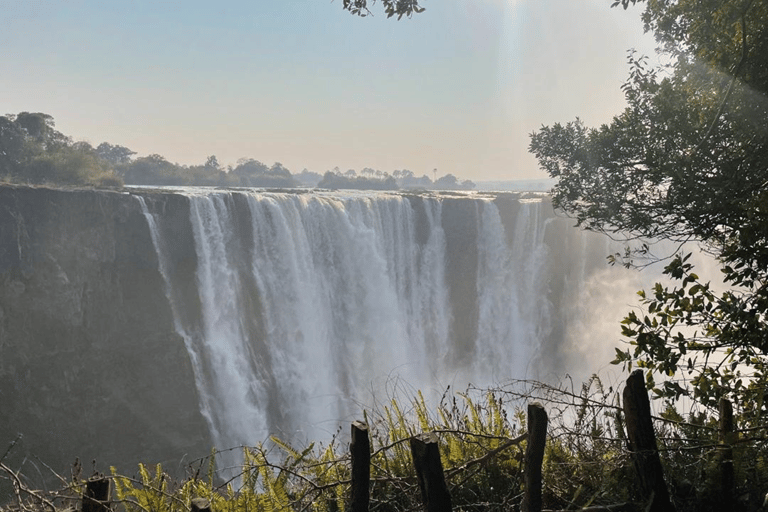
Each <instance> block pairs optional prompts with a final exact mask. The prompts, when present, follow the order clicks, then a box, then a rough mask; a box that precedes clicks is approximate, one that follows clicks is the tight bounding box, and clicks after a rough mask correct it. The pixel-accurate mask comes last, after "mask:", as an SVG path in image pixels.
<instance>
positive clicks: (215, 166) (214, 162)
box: [204, 155, 221, 171]
mask: <svg viewBox="0 0 768 512" xmlns="http://www.w3.org/2000/svg"><path fill="white" fill-rule="evenodd" d="M204 167H205V168H206V169H210V170H212V171H219V170H221V165H219V159H218V158H216V155H211V156H209V157H208V158H207V159H206V160H205V166H204Z"/></svg>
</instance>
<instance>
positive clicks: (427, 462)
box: [410, 432, 452, 512]
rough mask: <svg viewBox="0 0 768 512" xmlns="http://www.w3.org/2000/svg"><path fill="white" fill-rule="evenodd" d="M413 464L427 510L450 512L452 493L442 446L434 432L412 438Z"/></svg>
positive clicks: (427, 511)
mask: <svg viewBox="0 0 768 512" xmlns="http://www.w3.org/2000/svg"><path fill="white" fill-rule="evenodd" d="M410 444H411V455H412V456H413V465H414V467H415V468H416V477H417V478H418V481H419V488H420V489H421V499H422V501H423V502H424V510H426V512H450V511H451V510H452V505H451V494H450V493H449V492H448V486H447V485H446V483H445V475H443V463H442V462H441V461H440V448H439V446H438V442H437V436H436V435H435V434H434V432H425V433H423V434H419V435H416V436H413V437H412V438H411V439H410Z"/></svg>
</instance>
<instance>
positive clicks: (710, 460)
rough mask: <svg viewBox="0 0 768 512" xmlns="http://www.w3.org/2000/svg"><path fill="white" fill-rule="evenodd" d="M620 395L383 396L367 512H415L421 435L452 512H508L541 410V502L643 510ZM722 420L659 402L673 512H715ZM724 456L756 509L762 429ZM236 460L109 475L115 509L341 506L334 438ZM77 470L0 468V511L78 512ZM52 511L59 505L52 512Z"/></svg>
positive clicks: (507, 389)
mask: <svg viewBox="0 0 768 512" xmlns="http://www.w3.org/2000/svg"><path fill="white" fill-rule="evenodd" d="M618 397H619V393H618V392H617V390H615V389H614V387H613V386H609V387H608V388H607V389H606V388H605V387H604V385H603V382H602V381H601V380H600V379H599V378H598V377H596V376H593V377H592V378H591V379H590V380H589V381H588V382H586V383H584V384H582V386H581V387H580V389H577V390H574V389H573V386H572V384H571V385H561V386H551V385H547V384H542V383H538V382H528V381H517V382H510V383H508V384H506V385H504V386H502V387H499V388H497V389H484V390H478V389H469V390H467V391H466V392H464V393H457V394H449V393H447V392H446V394H445V395H444V396H443V398H442V400H441V401H440V403H439V405H438V406H437V407H436V408H435V409H434V410H431V409H430V408H428V406H427V405H426V401H425V399H424V398H423V397H422V396H421V394H417V396H416V397H415V398H414V399H413V400H412V401H410V402H404V401H402V400H397V399H391V400H390V401H389V402H387V404H386V405H385V406H382V407H381V409H380V410H377V411H374V412H371V413H364V417H365V422H366V423H367V424H368V426H369V432H370V438H371V449H372V454H371V487H370V489H369V490H370V496H371V510H373V511H403V510H419V509H421V508H422V505H421V497H420V492H419V488H418V485H417V482H416V479H415V476H414V471H413V469H412V461H411V455H410V449H409V446H408V441H409V439H410V438H411V436H413V435H415V434H417V433H420V432H422V431H432V432H435V433H436V434H437V435H438V437H439V440H440V452H441V456H442V464H443V467H444V470H445V476H446V481H447V483H448V486H449V489H450V492H451V495H452V500H453V503H454V507H455V510H464V511H486V512H490V511H502V510H503V511H507V510H518V509H519V506H520V503H521V499H522V492H523V490H524V489H523V479H522V471H523V463H524V461H523V453H524V450H525V437H526V436H525V432H524V430H523V429H524V425H525V424H526V418H525V414H524V413H523V407H524V406H525V404H527V403H529V402H531V401H537V402H540V403H542V404H543V405H544V407H545V410H546V411H547V414H548V416H549V427H548V434H547V444H546V452H545V458H544V465H543V468H542V469H543V478H544V490H543V492H544V494H543V502H544V507H545V508H547V509H562V510H578V509H581V508H584V507H597V506H603V507H605V506H608V505H617V504H620V503H635V504H638V503H642V502H643V500H644V497H642V496H640V495H639V494H638V489H637V488H636V485H637V478H636V476H635V473H634V468H633V467H632V463H631V457H630V453H629V452H628V451H627V447H626V441H625V437H624V424H623V420H622V414H621V409H620V407H619V405H618ZM717 420H718V418H717V417H716V415H712V414H711V413H709V412H708V410H707V409H705V408H701V407H694V408H692V409H691V411H690V412H689V413H688V414H686V415H683V414H681V413H680V412H678V410H676V409H675V408H673V407H667V408H666V409H665V410H663V411H662V412H661V413H660V415H659V417H658V418H655V425H656V430H657V436H658V437H657V440H658V442H659V445H660V448H661V453H662V459H663V463H664V471H665V477H666V480H667V482H668V484H669V487H670V491H671V495H672V497H673V500H674V503H675V506H676V509H677V510H678V511H680V512H687V511H691V512H693V511H715V510H723V509H724V507H726V508H727V507H728V506H730V505H733V504H732V503H728V504H727V505H723V504H722V502H721V500H720V497H719V495H718V493H719V492H720V490H721V481H722V478H721V476H722V475H721V472H722V464H721V463H722V461H723V457H724V452H723V445H722V444H720V443H721V438H720V436H719V435H718V421H717ZM726 440H727V442H728V443H730V444H731V446H732V450H733V466H734V474H735V477H736V478H735V480H736V492H737V495H736V496H737V498H736V499H737V500H738V503H737V504H738V505H739V506H740V507H742V508H743V509H744V510H759V509H760V507H761V506H762V499H763V496H764V495H765V493H766V492H768V450H766V446H768V443H766V441H768V438H766V436H765V428H764V427H760V428H755V427H742V428H741V430H740V431H737V432H735V433H733V434H731V435H729V436H728V437H727V438H726ZM238 449H239V450H242V452H243V464H242V471H241V472H240V473H239V474H238V475H235V476H234V477H232V475H231V474H230V475H229V476H227V477H226V478H227V479H226V480H225V481H222V479H221V476H220V475H219V476H217V471H216V459H217V452H215V451H213V452H212V453H211V455H210V456H209V457H205V458H202V459H198V460H197V461H194V462H193V463H191V464H190V465H189V466H188V475H187V477H186V478H184V479H182V480H176V479H174V478H173V477H172V476H171V475H170V474H169V473H168V472H167V471H165V470H164V469H163V467H161V466H160V465H155V466H154V467H149V466H147V465H144V464H141V465H139V468H138V474H137V475H135V476H133V477H129V476H125V475H121V474H119V473H118V472H117V471H116V470H115V469H114V468H113V469H112V476H111V477H110V478H111V479H112V480H113V486H114V490H115V496H114V499H115V501H114V502H113V503H114V505H113V510H116V511H117V512H187V511H188V510H189V509H190V503H191V501H192V499H194V498H197V497H200V498H205V499H208V500H209V501H210V502H211V504H212V508H213V510H215V511H229V512H247V511H251V510H266V511H271V510H297V511H298V510H302V511H304V510H310V511H322V512H325V511H333V510H338V511H344V510H348V508H349V502H348V498H349V495H350V467H349V466H350V458H349V455H348V454H347V453H346V446H345V445H344V443H342V442H341V441H340V438H339V437H338V435H337V436H335V437H334V438H333V439H332V440H331V442H330V443H328V444H327V445H325V446H323V445H319V444H315V443H313V444H310V445H309V446H307V447H305V448H303V449H297V448H295V447H294V446H292V445H291V444H289V443H286V442H284V441H281V440H279V439H277V438H272V439H271V440H270V441H269V442H267V443H264V444H261V445H258V446H255V447H249V448H238ZM81 471H82V468H81V467H80V466H79V464H77V463H76V467H75V470H74V471H73V476H72V480H71V482H65V481H64V479H63V478H61V477H59V479H61V481H62V482H64V483H66V486H65V488H64V489H61V490H58V491H53V492H41V491H31V490H29V489H28V488H26V487H24V483H23V481H22V478H23V476H20V472H19V471H13V470H11V469H10V468H8V467H7V466H5V465H4V464H3V463H2V460H0V480H2V479H3V475H4V474H6V475H7V476H8V477H9V478H8V479H9V480H12V481H13V485H14V487H15V496H16V502H15V505H14V506H13V507H11V506H3V507H1V508H0V510H10V509H14V510H18V511H24V512H32V511H33V510H40V509H41V508H46V509H48V510H51V511H52V512H53V511H54V510H57V509H58V510H60V509H63V508H74V505H75V504H76V501H79V498H80V497H81V496H82V493H83V490H84V488H85V480H83V479H82V477H81ZM54 504H55V506H54Z"/></svg>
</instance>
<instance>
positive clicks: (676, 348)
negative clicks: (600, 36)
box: [530, 0, 768, 414]
mask: <svg viewBox="0 0 768 512" xmlns="http://www.w3.org/2000/svg"><path fill="white" fill-rule="evenodd" d="M630 1H632V3H633V4H634V3H635V1H634V0H630ZM619 4H622V5H623V6H624V7H625V8H626V7H627V6H628V4H629V1H628V0H624V1H623V2H620V1H617V2H614V6H615V5H619ZM642 17H643V21H644V22H645V25H646V30H650V31H652V32H653V33H654V35H655V37H656V40H657V42H658V43H659V45H660V51H661V52H662V53H663V54H664V55H666V56H667V57H668V58H669V62H670V64H669V65H668V66H665V67H657V68H649V67H648V65H647V60H646V59H644V58H643V57H639V56H637V55H636V54H634V53H630V54H629V63H630V75H629V78H628V80H627V82H626V83H625V84H624V85H623V87H622V88H623V91H624V93H625V96H626V99H627V104H628V106H627V108H626V109H625V110H624V111H623V112H622V113H621V114H619V115H617V116H616V117H614V119H613V120H612V122H611V123H609V124H606V125H603V126H601V127H599V128H591V129H590V128H586V127H585V126H584V125H583V123H581V121H579V120H578V119H577V120H575V121H572V122H569V123H567V124H565V125H561V124H555V125H553V126H545V127H542V128H541V129H540V130H539V131H538V132H537V133H534V134H532V135H531V143H530V150H531V152H532V153H534V155H535V156H536V157H537V159H538V161H539V164H540V166H541V167H542V168H543V169H545V170H546V171H547V172H548V173H549V175H550V176H551V177H554V178H557V179H558V181H557V183H556V185H555V187H554V189H553V203H554V204H555V206H556V207H558V208H559V209H561V210H563V211H564V212H566V213H567V214H569V215H571V216H573V217H574V218H575V219H576V221H577V223H578V224H579V225H581V226H583V227H585V228H587V229H591V230H594V231H599V232H604V233H607V234H609V235H611V236H614V237H622V238H624V239H626V240H631V239H637V240H641V241H644V242H648V241H651V240H660V239H662V240H671V241H674V242H678V243H683V242H687V241H698V242H700V243H701V244H703V246H704V247H705V248H706V250H708V251H710V252H711V253H712V254H713V255H715V256H716V257H717V258H718V259H719V261H720V263H721V266H722V271H723V274H724V276H725V281H726V283H727V285H728V286H729V288H728V289H727V290H725V291H723V292H720V293H716V292H715V291H714V290H713V288H712V286H711V285H710V283H706V282H702V281H701V280H700V279H699V278H698V276H697V275H696V274H695V272H694V271H693V267H692V265H691V263H690V262H689V260H688V258H687V256H686V255H684V254H677V255H675V257H674V258H673V259H672V260H671V262H670V263H669V264H668V265H667V267H666V269H665V272H666V274H667V275H668V276H669V277H670V278H671V279H672V280H673V282H674V283H676V284H675V285H674V286H672V287H669V286H665V285H662V284H657V285H656V286H655V287H654V289H653V290H652V291H651V292H650V293H642V294H641V296H642V297H643V298H644V305H645V309H646V313H647V314H646V315H642V314H640V315H638V314H637V313H635V312H631V313H629V314H628V315H627V317H626V318H625V319H624V322H623V330H622V332H623V334H624V335H625V336H626V337H627V338H629V341H630V345H631V347H630V349H629V350H619V349H617V358H616V361H615V362H618V363H624V364H626V365H632V364H633V363H634V364H636V365H639V366H641V367H645V368H647V370H648V371H647V377H648V382H649V384H651V385H652V387H654V389H655V391H656V393H657V394H658V395H659V396H662V397H665V398H667V399H669V400H674V399H676V398H679V397H680V396H681V395H684V394H691V395H692V396H694V397H695V398H696V399H698V400H700V401H701V402H702V403H704V404H706V405H710V406H712V405H714V404H716V402H717V400H718V399H719V398H720V397H722V396H731V397H739V398H741V403H742V404H744V407H745V409H744V411H745V412H744V413H745V414H751V413H752V412H755V411H757V410H759V409H760V408H762V406H763V400H764V398H763V396H764V389H765V386H766V384H768V367H767V366H766V363H768V358H766V354H768V323H767V322H768V96H767V94H768V64H767V63H768V61H766V59H765V55H768V24H766V23H765V20H766V19H768V0H743V1H732V2H721V1H719V0H665V1H654V2H648V3H647V4H646V7H645V10H644V12H643V14H642ZM619 256H620V258H618V260H621V261H623V262H624V263H625V264H627V265H634V264H637V263H638V260H637V257H639V256H646V257H647V256H649V252H648V245H647V243H641V244H640V245H639V246H636V250H631V249H630V250H627V251H626V252H625V254H624V257H623V258H622V257H621V255H619ZM654 374H661V375H664V376H666V377H668V378H667V379H666V380H665V381H664V382H662V383H660V384H659V385H658V386H655V385H654V379H653V375H654ZM671 376H675V377H677V378H678V379H679V378H681V377H682V378H684V379H685V380H686V382H685V383H683V382H680V381H679V380H674V379H672V378H669V377H671ZM766 406H768V404H766Z"/></svg>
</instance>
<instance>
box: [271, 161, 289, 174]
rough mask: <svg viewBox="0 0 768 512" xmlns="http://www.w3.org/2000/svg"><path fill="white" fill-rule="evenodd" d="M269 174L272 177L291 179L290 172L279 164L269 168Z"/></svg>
mask: <svg viewBox="0 0 768 512" xmlns="http://www.w3.org/2000/svg"><path fill="white" fill-rule="evenodd" d="M269 174H271V175H272V176H281V177H283V178H290V177H291V171H289V170H288V169H286V168H285V167H284V166H283V164H281V163H280V162H275V163H274V164H272V167H270V168H269Z"/></svg>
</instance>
